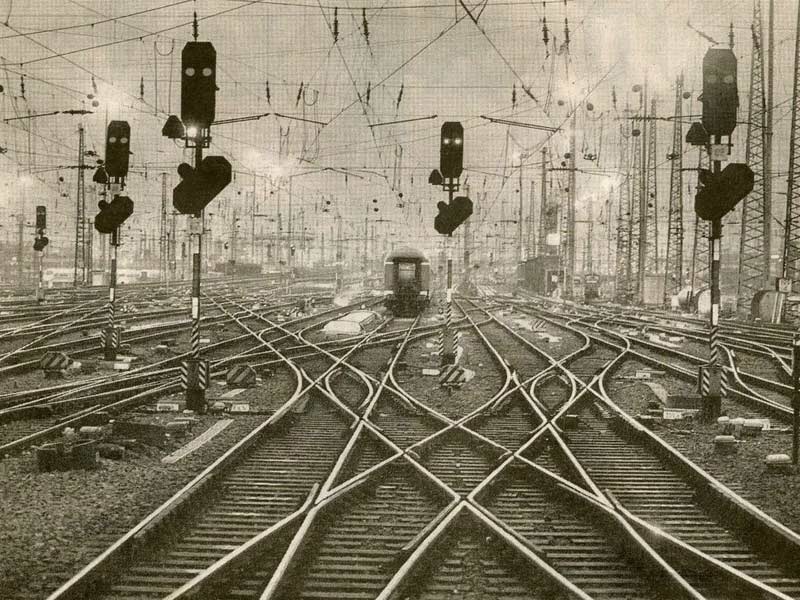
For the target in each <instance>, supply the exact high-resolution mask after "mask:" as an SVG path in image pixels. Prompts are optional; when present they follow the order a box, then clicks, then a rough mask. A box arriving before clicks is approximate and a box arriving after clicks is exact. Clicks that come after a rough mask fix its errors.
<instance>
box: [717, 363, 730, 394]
mask: <svg viewBox="0 0 800 600" xmlns="http://www.w3.org/2000/svg"><path fill="white" fill-rule="evenodd" d="M719 395H720V396H721V397H722V398H727V397H728V370H727V369H726V368H724V367H723V368H722V369H721V372H720V374H719Z"/></svg>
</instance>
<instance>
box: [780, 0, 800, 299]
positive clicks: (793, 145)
mask: <svg viewBox="0 0 800 600" xmlns="http://www.w3.org/2000/svg"><path fill="white" fill-rule="evenodd" d="M790 98H791V99H792V124H791V134H790V141H789V183H788V186H787V190H786V221H785V226H784V234H783V235H784V237H783V260H782V262H783V265H782V267H783V268H782V273H781V279H782V281H779V285H780V284H782V285H783V287H784V290H785V291H790V292H795V293H796V292H798V291H800V285H799V284H800V7H798V10H797V23H796V25H795V46H794V79H793V84H792V95H791V96H790Z"/></svg>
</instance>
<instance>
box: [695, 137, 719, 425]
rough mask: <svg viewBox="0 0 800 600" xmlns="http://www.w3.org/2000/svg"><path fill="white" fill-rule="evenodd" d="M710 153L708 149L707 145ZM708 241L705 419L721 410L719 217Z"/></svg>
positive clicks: (703, 370)
mask: <svg viewBox="0 0 800 600" xmlns="http://www.w3.org/2000/svg"><path fill="white" fill-rule="evenodd" d="M714 142H715V144H716V145H719V144H721V143H722V136H719V135H716V136H714ZM709 152H710V148H709ZM713 170H714V171H713V172H714V175H715V176H719V174H720V171H721V162H720V161H719V160H715V161H713ZM708 243H709V250H710V252H709V261H710V265H709V270H710V272H711V290H710V291H711V312H710V315H709V319H710V323H709V324H710V328H709V334H708V349H709V353H708V364H706V365H703V366H701V367H700V395H701V396H702V398H703V417H704V419H705V420H706V421H713V420H715V419H717V418H718V417H719V416H720V413H721V411H722V367H721V366H720V364H719V311H720V290H719V274H720V254H721V246H722V218H721V217H717V218H715V219H712V220H711V228H710V232H709V236H708Z"/></svg>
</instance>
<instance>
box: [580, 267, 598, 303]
mask: <svg viewBox="0 0 800 600" xmlns="http://www.w3.org/2000/svg"><path fill="white" fill-rule="evenodd" d="M583 299H584V301H585V302H593V301H595V300H599V299H600V276H599V275H594V274H589V275H585V276H584V278H583Z"/></svg>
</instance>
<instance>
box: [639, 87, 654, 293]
mask: <svg viewBox="0 0 800 600" xmlns="http://www.w3.org/2000/svg"><path fill="white" fill-rule="evenodd" d="M644 103H645V107H644V111H645V114H644V117H643V119H642V135H641V136H640V137H641V138H642V143H641V151H642V156H641V159H640V162H639V165H640V169H641V174H640V176H639V183H640V189H639V219H638V221H637V225H638V226H639V227H638V236H637V237H638V238H639V239H638V246H637V250H638V258H637V260H636V292H637V294H636V300H637V301H638V302H639V304H644V296H645V289H644V282H645V274H646V273H647V256H648V252H647V249H648V247H649V246H650V244H651V242H652V241H651V240H650V239H648V236H647V233H648V232H647V223H648V221H649V214H648V213H649V212H650V211H649V210H648V209H649V207H648V203H649V198H648V194H649V179H650V178H649V170H648V166H649V165H648V155H649V147H650V144H649V137H648V136H649V135H651V130H652V129H653V128H654V127H655V121H653V122H650V121H649V119H648V117H650V116H651V115H650V114H648V113H647V79H645V82H644Z"/></svg>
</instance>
